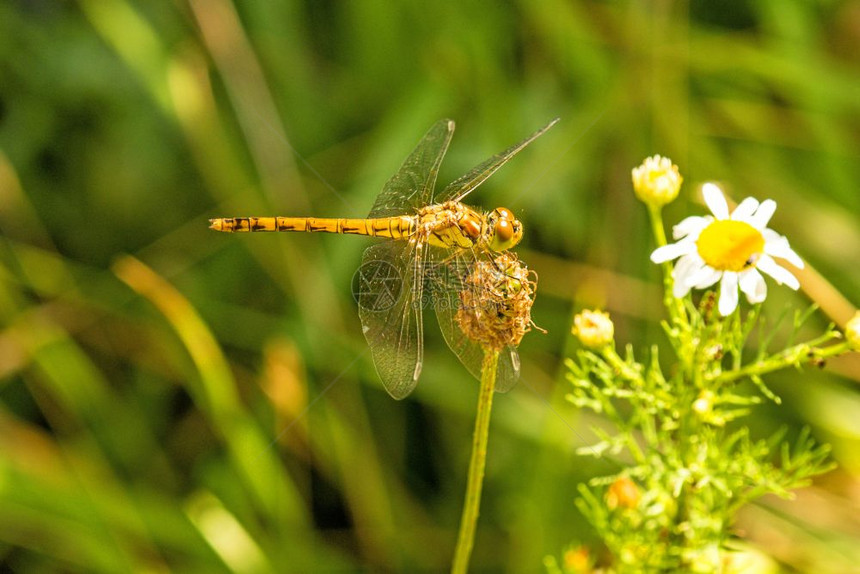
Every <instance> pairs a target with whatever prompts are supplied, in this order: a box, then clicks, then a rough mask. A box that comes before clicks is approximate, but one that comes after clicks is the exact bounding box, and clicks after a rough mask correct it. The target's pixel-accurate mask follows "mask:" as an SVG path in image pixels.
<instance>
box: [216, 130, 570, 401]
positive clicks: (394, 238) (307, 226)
mask: <svg viewBox="0 0 860 574" xmlns="http://www.w3.org/2000/svg"><path fill="white" fill-rule="evenodd" d="M554 124H555V121H553V122H551V123H550V124H548V125H547V126H545V127H544V128H542V129H541V130H539V131H537V132H535V133H534V134H532V135H531V136H529V137H528V138H526V139H525V140H523V141H521V142H520V143H518V144H516V145H514V146H512V147H510V148H508V149H507V150H505V151H503V152H501V153H500V154H497V155H495V156H493V157H491V158H490V159H488V160H486V161H484V162H483V163H481V164H479V165H478V166H476V167H475V168H473V169H472V170H470V171H469V172H468V173H466V174H465V175H464V176H462V177H460V178H459V179H457V180H456V181H454V182H452V183H451V184H449V185H448V186H447V187H445V188H444V189H443V190H442V191H441V192H440V193H438V194H437V193H436V192H435V184H436V176H437V174H438V172H439V166H440V164H441V162H442V158H443V157H444V155H445V152H446V151H447V149H448V144H449V143H450V141H451V136H452V135H453V132H454V122H453V121H451V120H440V121H439V122H436V124H434V125H433V127H431V128H430V130H429V131H428V132H427V134H426V135H425V136H424V137H423V138H422V140H421V142H419V144H418V146H417V147H416V148H415V150H414V151H413V152H412V153H411V154H410V155H409V157H408V158H407V159H406V161H405V162H404V163H403V165H402V166H401V168H400V169H399V170H398V172H397V173H396V174H395V175H394V177H392V178H391V179H390V180H389V181H388V182H387V183H386V185H385V187H384V188H383V190H382V193H381V194H380V195H379V196H378V197H377V199H376V202H375V203H374V206H373V209H372V210H371V212H370V215H369V216H368V217H367V218H360V219H359V218H319V217H228V218H218V219H211V220H210V227H211V228H212V229H214V230H216V231H223V232H263V231H296V232H308V233H339V234H348V235H366V236H369V237H379V238H385V239H388V240H390V241H384V242H382V243H378V244H375V245H373V246H371V247H369V248H368V249H367V250H366V251H365V253H364V257H363V259H362V266H361V268H360V269H359V273H358V275H357V277H359V284H360V288H359V290H358V293H357V296H358V306H359V316H360V318H361V322H362V330H363V332H364V335H365V338H366V339H367V341H368V344H369V345H370V348H371V351H372V353H373V359H374V364H375V365H376V369H377V372H378V373H379V375H380V377H381V378H382V381H383V384H384V385H385V388H386V390H387V391H388V392H389V393H390V394H391V395H392V396H393V397H394V398H396V399H401V398H403V397H405V396H406V395H408V394H409V393H410V392H411V391H412V390H413V389H414V388H415V385H416V384H417V382H418V377H419V376H420V374H421V369H422V366H423V337H424V335H423V314H422V312H423V307H424V306H426V305H427V304H432V306H433V307H434V309H435V310H436V315H437V317H438V319H439V324H440V327H441V329H442V334H443V335H444V337H445V341H446V343H447V344H448V346H449V347H450V348H451V350H452V351H453V352H454V353H455V354H456V355H457V357H458V358H459V359H460V360H461V361H462V362H463V364H464V365H465V366H466V367H467V368H468V369H469V371H470V372H471V373H472V374H473V375H475V376H476V377H479V378H480V368H481V360H482V356H483V351H482V350H481V348H480V347H479V346H478V345H477V344H476V343H474V342H473V341H471V340H469V339H468V338H467V337H466V336H465V334H464V333H463V332H462V330H461V329H460V328H459V326H458V325H457V322H456V321H455V313H456V310H457V307H458V304H459V301H460V298H459V294H460V293H461V292H462V290H463V289H464V283H463V282H464V278H465V277H466V276H467V275H468V271H469V269H471V268H473V266H474V264H475V262H476V261H478V258H480V257H486V256H487V254H493V253H498V252H502V251H505V250H508V249H511V248H512V247H514V246H515V245H516V244H517V243H519V241H520V239H521V238H522V233H523V229H522V224H521V223H520V222H519V221H518V220H517V219H516V218H515V217H514V215H513V214H512V213H511V211H510V210H508V209H507V208H504V207H499V208H497V209H495V210H493V211H492V212H490V213H487V214H484V213H481V212H479V211H477V210H475V209H473V208H471V207H469V206H467V205H465V204H463V203H462V202H461V200H462V199H463V198H464V197H465V196H466V195H468V194H469V193H471V192H472V191H474V190H475V188H477V187H478V186H479V185H480V184H481V183H483V182H484V181H486V180H487V178H489V177H490V175H492V174H493V173H494V172H495V171H496V170H497V169H499V168H500V167H501V166H502V165H504V164H505V163H506V162H507V161H508V160H509V159H511V158H512V157H513V156H514V155H515V154H516V153H518V152H519V151H520V150H522V149H523V148H525V147H526V146H527V145H528V144H530V143H531V142H532V141H534V140H535V139H536V138H537V137H538V136H540V135H542V134H543V133H544V132H545V131H546V130H548V129H549V128H550V127H552V125H554ZM428 295H429V296H428ZM518 377H519V356H518V355H517V351H516V348H514V347H513V346H511V347H509V348H508V349H506V350H505V352H503V353H501V355H500V359H499V367H498V369H497V382H496V390H497V391H507V390H509V389H510V388H511V387H512V386H513V385H514V384H515V383H516V381H517V379H518Z"/></svg>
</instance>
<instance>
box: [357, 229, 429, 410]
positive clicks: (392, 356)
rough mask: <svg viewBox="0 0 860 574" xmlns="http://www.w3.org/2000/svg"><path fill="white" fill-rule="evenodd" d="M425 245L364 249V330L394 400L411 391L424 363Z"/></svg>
mask: <svg viewBox="0 0 860 574" xmlns="http://www.w3.org/2000/svg"><path fill="white" fill-rule="evenodd" d="M424 247H425V246H424V245H423V244H422V243H421V242H417V243H412V242H410V241H385V242H383V243H378V244H376V245H372V246H371V247H368V248H367V249H366V250H365V251H364V257H363V258H362V261H361V267H360V268H359V275H358V282H357V290H356V291H357V293H356V294H357V298H358V315H359V317H360V318H361V327H362V331H363V332H364V337H365V338H366V339H367V343H368V345H369V346H370V350H371V352H372V354H373V363H374V365H376V371H377V372H378V373H379V377H380V378H381V379H382V383H383V384H384V385H385V389H386V390H387V391H388V393H389V394H390V395H391V396H392V397H394V398H395V399H402V398H403V397H405V396H406V395H408V394H409V393H411V392H412V390H413V389H414V388H415V385H416V384H417V383H418V376H419V375H420V374H421V367H422V364H423V353H424V325H423V316H422V313H421V311H422V308H421V299H422V296H423V292H424V289H423V286H424V283H423V280H422V278H423V276H424V256H423V249H424Z"/></svg>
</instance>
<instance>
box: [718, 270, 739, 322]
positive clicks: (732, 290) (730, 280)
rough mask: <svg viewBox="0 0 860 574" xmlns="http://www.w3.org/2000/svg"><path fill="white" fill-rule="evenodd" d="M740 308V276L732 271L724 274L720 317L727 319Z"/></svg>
mask: <svg viewBox="0 0 860 574" xmlns="http://www.w3.org/2000/svg"><path fill="white" fill-rule="evenodd" d="M737 306H738V274H737V273H734V272H732V271H726V272H725V273H723V280H722V281H720V303H719V309H720V315H722V316H723V317H725V316H726V315H728V314H729V313H731V312H732V311H734V310H735V308H736V307H737Z"/></svg>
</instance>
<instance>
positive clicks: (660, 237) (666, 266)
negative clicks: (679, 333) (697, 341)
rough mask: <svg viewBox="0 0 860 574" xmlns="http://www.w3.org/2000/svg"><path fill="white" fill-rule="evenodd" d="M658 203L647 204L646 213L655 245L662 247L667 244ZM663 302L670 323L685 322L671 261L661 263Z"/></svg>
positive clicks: (685, 316) (685, 315)
mask: <svg viewBox="0 0 860 574" xmlns="http://www.w3.org/2000/svg"><path fill="white" fill-rule="evenodd" d="M661 209H662V208H661V207H660V206H658V205H652V204H650V203H649V204H648V215H649V219H650V220H651V231H652V233H653V234H654V241H655V242H656V244H657V247H663V246H664V245H667V244H668V241H667V239H666V230H665V229H664V228H663V213H662V211H661ZM662 267H663V304H664V305H665V306H666V309H667V310H668V311H669V316H670V317H671V318H672V323H675V322H680V323H682V324H684V325H686V324H687V314H686V312H685V311H684V304H683V303H682V302H681V300H680V299H676V298H675V295H674V287H675V279H674V278H673V277H672V268H673V267H672V263H671V262H669V261H667V262H665V263H663V265H662Z"/></svg>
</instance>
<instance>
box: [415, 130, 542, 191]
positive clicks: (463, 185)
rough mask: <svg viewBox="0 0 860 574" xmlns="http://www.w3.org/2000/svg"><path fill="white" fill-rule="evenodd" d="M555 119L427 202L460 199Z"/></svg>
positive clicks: (533, 139) (473, 169)
mask: <svg viewBox="0 0 860 574" xmlns="http://www.w3.org/2000/svg"><path fill="white" fill-rule="evenodd" d="M557 121H558V118H556V119H554V120H553V121H551V122H550V123H548V124H547V125H545V126H544V127H542V128H541V129H539V130H538V131H536V132H535V133H533V134H532V135H530V136H529V137H527V138H526V139H524V140H523V141H521V142H520V143H518V144H515V145H513V146H511V147H509V148H508V149H506V150H505V151H503V152H502V153H498V154H496V155H494V156H493V157H491V158H490V159H488V160H487V161H485V162H483V163H482V164H480V165H478V166H476V167H474V168H472V169H471V170H470V171H469V172H468V173H467V174H466V175H464V176H462V177H460V178H458V179H456V180H455V181H453V182H451V183H450V184H448V186H447V187H445V189H443V190H442V191H441V192H439V193H438V194H437V195H436V196H435V197H433V198H432V201H431V202H429V203H443V202H445V201H460V200H462V199H463V198H464V197H466V196H467V195H469V194H470V193H471V192H472V191H473V190H474V189H475V188H476V187H478V186H479V185H481V184H482V183H484V182H485V181H487V178H488V177H490V176H491V175H493V174H494V173H495V172H496V170H497V169H499V168H500V167H502V166H503V165H505V163H507V161H508V160H509V159H511V158H512V157H514V156H515V155H516V154H517V153H519V152H520V151H521V150H522V149H523V148H524V147H526V146H527V145H529V144H530V143H532V142H533V141H535V140H536V139H537V138H539V137H540V136H542V135H543V134H544V133H545V132H546V131H547V130H548V129H549V128H551V127H552V126H554V125H555V123H556V122H557Z"/></svg>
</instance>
